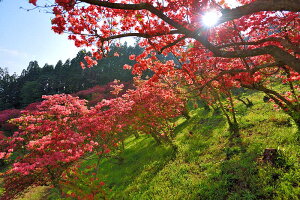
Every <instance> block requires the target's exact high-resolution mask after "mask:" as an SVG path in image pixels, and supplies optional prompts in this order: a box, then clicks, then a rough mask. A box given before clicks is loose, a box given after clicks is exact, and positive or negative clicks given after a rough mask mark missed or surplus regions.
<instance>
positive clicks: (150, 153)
mask: <svg viewBox="0 0 300 200" xmlns="http://www.w3.org/2000/svg"><path fill="white" fill-rule="evenodd" d="M122 156H123V158H124V163H122V164H114V163H112V162H111V160H109V159H107V160H104V161H103V162H102V163H101V168H100V172H99V176H100V178H101V180H103V181H104V182H105V183H106V187H107V189H108V190H109V192H108V194H109V197H110V198H112V199H124V198H128V196H129V195H130V194H132V193H135V192H140V191H146V190H147V188H148V184H147V182H151V180H152V179H153V178H154V177H155V175H156V174H157V173H158V172H159V171H160V170H161V169H163V167H164V166H165V165H166V164H167V163H168V162H170V161H171V160H172V159H173V158H174V157H175V156H176V153H175V152H174V150H173V149H172V147H169V146H162V145H157V144H156V142H155V141H154V140H153V139H152V138H151V137H147V136H142V137H141V138H139V139H135V140H132V141H131V142H130V143H129V147H128V148H127V149H125V152H124V153H123V155H122Z"/></svg>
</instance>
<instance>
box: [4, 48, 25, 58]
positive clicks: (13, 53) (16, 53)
mask: <svg viewBox="0 0 300 200" xmlns="http://www.w3.org/2000/svg"><path fill="white" fill-rule="evenodd" d="M0 52H2V53H5V54H8V55H10V56H16V57H25V58H28V57H30V55H29V54H27V53H25V52H20V51H18V50H13V49H6V48H1V47H0Z"/></svg>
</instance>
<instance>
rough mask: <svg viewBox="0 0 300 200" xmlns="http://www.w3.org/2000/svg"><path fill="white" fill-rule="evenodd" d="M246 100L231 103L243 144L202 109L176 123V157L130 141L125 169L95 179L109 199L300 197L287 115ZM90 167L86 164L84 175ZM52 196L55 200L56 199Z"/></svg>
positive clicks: (145, 140) (149, 143) (297, 152)
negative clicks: (270, 155) (268, 151)
mask: <svg viewBox="0 0 300 200" xmlns="http://www.w3.org/2000/svg"><path fill="white" fill-rule="evenodd" d="M247 97H248V98H249V99H251V100H252V101H253V103H254V106H253V107H251V108H246V107H245V106H244V105H243V104H241V103H240V102H236V107H237V113H238V121H239V125H240V130H241V131H240V132H241V137H240V138H236V139H234V140H230V139H229V135H230V134H229V132H228V130H227V128H228V127H227V124H226V121H225V119H224V118H223V117H222V116H221V115H215V114H214V113H213V111H205V110H203V109H202V108H199V109H197V110H193V111H191V112H190V115H191V116H192V117H191V119H189V120H188V121H187V120H185V119H183V118H179V119H178V120H177V124H178V126H177V127H176V130H175V133H176V137H175V138H174V144H175V145H176V146H177V147H178V149H177V150H176V151H175V150H174V149H173V148H172V147H170V146H163V145H161V146H159V145H157V144H156V143H155V141H154V140H153V139H152V138H151V137H149V136H141V137H140V138H139V139H136V138H134V137H129V138H128V139H127V140H126V142H125V147H126V149H125V151H124V152H123V153H122V154H121V156H122V157H123V158H124V162H123V163H117V162H116V160H115V159H104V160H103V161H102V163H101V168H100V171H99V174H98V177H99V179H100V180H102V181H104V182H105V186H104V189H105V191H106V194H107V198H108V199H139V200H140V199H168V200H172V199H203V200H206V199H212V200H219V199H232V200H233V199H236V200H239V199H245V200H246V199H247V200H250V199H295V200H296V199H300V167H299V163H300V159H299V158H300V146H299V141H298V142H297V140H295V138H296V135H297V134H299V131H298V130H297V127H296V126H295V124H294V122H293V121H292V120H291V119H290V118H289V116H287V115H285V114H284V113H282V112H280V111H275V110H273V107H272V104H271V103H264V102H263V101H262V98H263V94H261V93H253V94H251V95H249V96H247ZM265 148H276V149H278V152H279V156H278V159H277V160H276V163H275V165H274V166H272V165H270V164H268V163H264V162H263V161H262V155H263V151H264V149H265ZM95 162H96V160H88V161H83V163H82V166H81V168H82V170H83V171H84V170H87V168H86V166H88V165H91V164H93V163H95ZM87 171H88V170H87ZM34 192H36V193H37V194H36V195H39V194H41V193H45V191H34ZM34 192H33V193H34ZM25 197H26V195H25V196H24V197H23V199H26V198H25ZM50 197H51V198H50ZM49 198H50V199H58V197H57V196H55V195H53V194H52V195H50V196H49ZM27 199H31V198H27ZM41 199H42V198H41Z"/></svg>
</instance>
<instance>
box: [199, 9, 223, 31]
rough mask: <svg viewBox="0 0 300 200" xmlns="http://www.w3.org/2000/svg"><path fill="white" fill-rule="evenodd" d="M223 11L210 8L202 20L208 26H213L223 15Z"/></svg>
mask: <svg viewBox="0 0 300 200" xmlns="http://www.w3.org/2000/svg"><path fill="white" fill-rule="evenodd" d="M221 15H222V14H221V13H220V12H217V11H216V10H210V11H208V12H206V13H205V14H204V15H203V16H202V22H203V24H204V25H205V26H207V27H213V26H214V25H216V24H217V22H218V21H219V19H220V17H221Z"/></svg>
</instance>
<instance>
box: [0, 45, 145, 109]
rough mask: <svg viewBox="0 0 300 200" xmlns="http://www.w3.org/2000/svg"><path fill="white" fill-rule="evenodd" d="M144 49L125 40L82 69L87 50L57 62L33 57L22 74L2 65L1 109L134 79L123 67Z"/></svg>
mask: <svg viewBox="0 0 300 200" xmlns="http://www.w3.org/2000/svg"><path fill="white" fill-rule="evenodd" d="M116 52H117V53H118V54H117V55H116V54H115V53H116ZM141 52H142V48H140V47H139V46H134V47H133V46H128V45H127V43H125V44H124V45H122V46H121V47H114V49H112V51H111V53H109V54H108V55H107V56H106V58H104V59H101V60H100V61H99V62H98V64H97V66H95V67H92V68H85V69H82V68H81V66H80V62H83V61H84V57H85V56H86V55H90V54H89V53H88V52H85V51H84V50H82V51H80V52H78V54H77V56H76V57H75V58H73V59H68V60H66V61H65V62H63V61H61V60H60V61H58V62H57V64H56V65H55V66H52V65H48V64H45V65H44V66H43V67H41V66H40V65H39V64H38V62H37V61H31V62H30V63H29V65H28V67H27V69H24V70H23V71H22V73H21V75H20V76H18V75H16V74H12V75H10V74H9V73H8V70H7V69H5V68H0V110H5V109H13V108H15V109H20V108H24V107H26V106H27V105H29V104H31V103H33V102H37V101H41V99H42V95H51V94H61V93H66V94H72V93H76V92H78V91H80V90H85V89H88V88H91V87H93V86H96V85H105V84H107V83H109V82H112V81H114V80H115V79H118V80H120V81H122V82H127V81H132V77H133V75H132V74H131V72H130V71H129V70H124V69H123V65H124V64H129V65H132V64H134V63H135V61H132V60H130V59H129V56H130V55H131V54H138V53H141ZM114 54H115V55H114Z"/></svg>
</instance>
